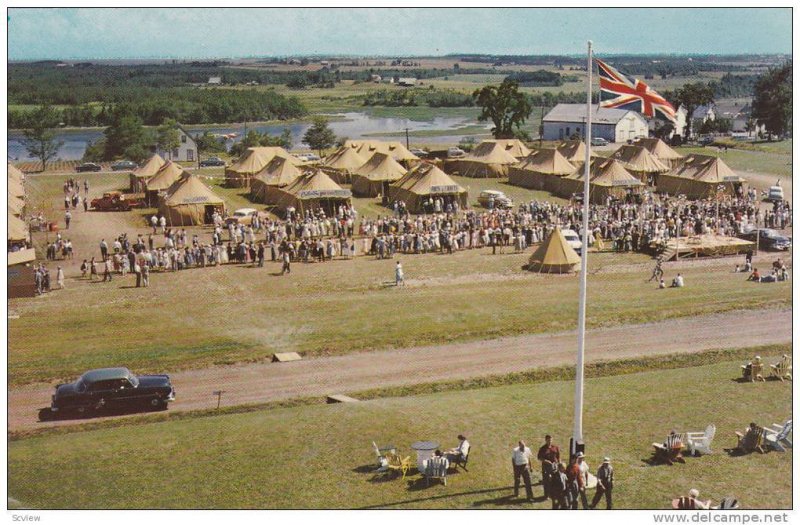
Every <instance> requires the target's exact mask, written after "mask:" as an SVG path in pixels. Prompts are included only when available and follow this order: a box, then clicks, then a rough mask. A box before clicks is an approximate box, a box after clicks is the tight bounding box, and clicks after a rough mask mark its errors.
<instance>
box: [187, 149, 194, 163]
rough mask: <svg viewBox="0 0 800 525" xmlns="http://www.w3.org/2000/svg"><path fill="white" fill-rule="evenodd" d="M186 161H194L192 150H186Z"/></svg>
mask: <svg viewBox="0 0 800 525" xmlns="http://www.w3.org/2000/svg"><path fill="white" fill-rule="evenodd" d="M186 160H189V161H192V160H194V150H193V149H187V150H186Z"/></svg>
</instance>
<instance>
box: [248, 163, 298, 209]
mask: <svg viewBox="0 0 800 525" xmlns="http://www.w3.org/2000/svg"><path fill="white" fill-rule="evenodd" d="M302 176H303V170H302V169H301V168H298V167H297V166H296V165H295V164H294V163H293V162H292V161H290V160H289V159H286V158H284V157H275V158H273V159H272V160H271V161H270V162H269V164H267V165H266V166H265V167H264V169H263V170H261V171H260V172H258V173H257V174H256V175H255V177H253V178H252V179H251V180H250V198H251V199H252V200H254V201H256V202H263V203H265V204H275V201H276V199H277V198H278V195H280V191H278V190H279V189H280V188H284V187H286V186H288V185H290V184H291V183H293V182H294V181H295V180H297V179H298V178H299V177H302Z"/></svg>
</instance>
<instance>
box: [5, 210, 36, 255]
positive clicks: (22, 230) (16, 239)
mask: <svg viewBox="0 0 800 525" xmlns="http://www.w3.org/2000/svg"><path fill="white" fill-rule="evenodd" d="M30 240H31V236H30V229H29V228H28V225H27V223H26V222H25V221H23V220H22V219H20V218H19V217H16V216H14V214H13V213H11V210H10V209H9V210H8V244H9V246H11V245H12V244H13V245H23V244H26V243H29V242H30Z"/></svg>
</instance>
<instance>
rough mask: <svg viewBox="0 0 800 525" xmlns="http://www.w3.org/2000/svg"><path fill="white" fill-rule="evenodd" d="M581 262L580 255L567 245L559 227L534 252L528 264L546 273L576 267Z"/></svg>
mask: <svg viewBox="0 0 800 525" xmlns="http://www.w3.org/2000/svg"><path fill="white" fill-rule="evenodd" d="M580 262H581V257H580V255H578V254H577V253H576V252H575V250H573V249H572V246H570V245H569V244H567V240H566V239H565V238H564V234H563V233H561V228H559V227H558V226H556V228H554V229H553V231H552V233H550V237H548V238H547V240H546V241H544V242H543V243H542V244H541V245H540V246H539V247H538V248H537V249H536V251H535V252H533V254H532V255H531V258H530V259H529V260H528V264H530V265H532V266H534V267H538V268H535V269H537V270H539V271H544V272H547V271H548V270H550V269H551V268H563V267H565V266H574V265H576V264H578V263H580Z"/></svg>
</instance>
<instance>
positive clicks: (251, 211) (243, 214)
mask: <svg viewBox="0 0 800 525" xmlns="http://www.w3.org/2000/svg"><path fill="white" fill-rule="evenodd" d="M256 215H258V210H256V209H255V208H239V209H238V210H236V211H235V212H233V214H232V215H229V216H228V217H227V219H225V222H226V223H231V222H232V223H234V224H250V223H252V222H253V217H255V216H256Z"/></svg>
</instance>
